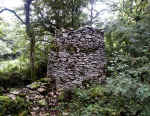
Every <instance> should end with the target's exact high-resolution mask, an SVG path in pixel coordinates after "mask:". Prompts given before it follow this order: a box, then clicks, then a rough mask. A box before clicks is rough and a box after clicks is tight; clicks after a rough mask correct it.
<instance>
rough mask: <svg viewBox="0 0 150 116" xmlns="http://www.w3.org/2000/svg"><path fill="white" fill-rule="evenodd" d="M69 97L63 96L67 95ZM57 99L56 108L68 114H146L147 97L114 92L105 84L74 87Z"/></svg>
mask: <svg viewBox="0 0 150 116" xmlns="http://www.w3.org/2000/svg"><path fill="white" fill-rule="evenodd" d="M66 94H68V96H70V97H65V96H67V95H66ZM64 95H65V96H64V97H62V95H61V98H62V99H61V100H60V101H59V104H60V105H59V106H58V109H59V110H61V112H62V114H63V113H64V112H65V113H67V114H68V115H69V116H124V115H125V116H148V115H149V111H148V110H147V108H148V107H150V104H149V103H147V104H145V103H146V102H148V99H147V100H145V101H140V98H134V97H128V96H125V95H118V94H116V95H115V94H114V93H113V92H112V90H110V88H108V87H106V86H100V85H96V86H91V87H89V88H87V89H74V90H72V94H70V92H69V93H68V92H66V93H65V94H64Z"/></svg>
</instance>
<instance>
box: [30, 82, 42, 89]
mask: <svg viewBox="0 0 150 116" xmlns="http://www.w3.org/2000/svg"><path fill="white" fill-rule="evenodd" d="M40 86H41V84H40V82H34V83H32V84H30V85H28V86H27V87H28V88H30V89H37V88H39V87H40Z"/></svg>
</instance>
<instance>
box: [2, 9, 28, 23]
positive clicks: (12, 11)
mask: <svg viewBox="0 0 150 116" xmlns="http://www.w3.org/2000/svg"><path fill="white" fill-rule="evenodd" d="M4 11H9V12H11V13H13V14H14V15H15V16H16V17H17V18H18V19H19V20H20V22H21V23H23V24H25V25H26V23H25V22H24V21H23V20H22V19H21V17H20V16H19V15H17V13H16V12H15V11H14V10H11V9H9V8H4V9H2V10H0V13H2V12H4Z"/></svg>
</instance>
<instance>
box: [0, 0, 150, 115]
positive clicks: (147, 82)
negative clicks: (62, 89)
mask: <svg viewBox="0 0 150 116" xmlns="http://www.w3.org/2000/svg"><path fill="white" fill-rule="evenodd" d="M97 2H102V3H103V4H107V5H108V6H109V9H108V11H109V12H111V14H113V15H112V16H110V17H108V18H107V20H103V17H104V16H105V15H103V12H105V11H107V9H103V10H100V11H99V10H96V9H95V5H96V3H97ZM24 3H25V4H26V7H25V8H24V7H20V8H17V9H9V8H8V9H3V8H1V9H0V13H1V14H2V12H4V11H5V10H7V11H9V13H13V14H16V15H18V16H19V17H21V19H24V20H20V19H19V20H16V22H15V25H11V24H10V23H9V22H7V21H5V20H4V19H2V18H1V19H0V95H1V96H0V107H2V106H4V105H2V103H3V101H5V100H4V98H5V96H4V93H7V92H9V91H10V90H11V89H12V88H13V89H14V88H21V87H24V86H26V85H27V84H30V83H32V82H34V81H36V80H40V79H41V78H44V77H46V71H47V60H48V59H47V58H48V53H49V52H50V46H51V41H52V40H53V38H54V35H55V33H56V32H59V31H60V32H61V31H62V30H64V29H78V28H79V27H84V26H93V27H95V28H99V29H103V30H104V33H105V38H104V39H105V53H106V59H107V65H106V77H107V78H106V82H105V83H104V84H102V85H94V84H92V86H87V87H85V89H79V88H77V89H76V90H75V91H74V92H73V95H72V97H71V98H68V99H67V100H66V99H65V100H64V99H63V98H62V99H61V103H62V105H61V107H60V108H59V109H61V110H62V112H67V114H69V116H108V115H109V116H149V115H150V110H149V109H150V2H149V1H148V0H119V1H111V0H107V1H105V0H36V1H35V0H26V1H25V0H24ZM84 9H86V10H84ZM10 10H11V11H10ZM1 14H0V15H1ZM108 15H109V14H108ZM14 17H15V16H14ZM100 17H101V18H100ZM89 85H90V83H89ZM66 94H67V93H66ZM66 104H67V108H68V107H69V109H70V110H69V111H68V110H67V109H66ZM3 109H5V108H4V107H3ZM7 110H8V109H7ZM1 112H2V113H1ZM5 112H6V111H3V110H1V109H0V116H1V115H2V116H3V115H4V114H5ZM13 113H14V116H15V115H16V114H15V111H12V114H13ZM64 115H65V114H64ZM17 116H18V115H17ZM19 116H22V115H19Z"/></svg>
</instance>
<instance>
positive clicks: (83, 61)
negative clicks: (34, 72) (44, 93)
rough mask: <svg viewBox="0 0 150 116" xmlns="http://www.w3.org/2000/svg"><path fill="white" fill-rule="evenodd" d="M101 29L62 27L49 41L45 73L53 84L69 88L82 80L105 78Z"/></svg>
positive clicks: (80, 83) (98, 80)
mask: <svg viewBox="0 0 150 116" xmlns="http://www.w3.org/2000/svg"><path fill="white" fill-rule="evenodd" d="M105 64H106V62H105V53H104V33H103V31H102V30H99V29H94V28H91V27H84V28H80V29H78V30H75V31H68V30H66V31H64V32H63V33H61V34H58V35H56V39H54V40H53V42H52V44H51V50H50V54H49V59H48V70H47V76H48V77H49V78H51V80H52V84H53V86H55V87H56V88H58V89H60V88H63V89H70V88H73V87H76V86H82V83H83V82H84V81H85V80H92V81H96V82H102V80H104V79H105V74H104V65H105Z"/></svg>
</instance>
